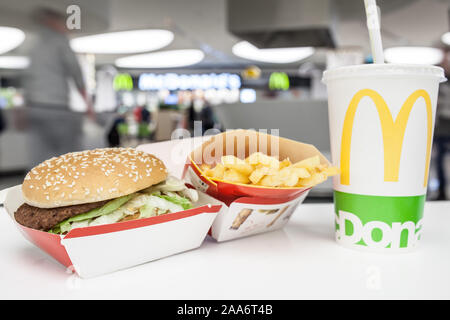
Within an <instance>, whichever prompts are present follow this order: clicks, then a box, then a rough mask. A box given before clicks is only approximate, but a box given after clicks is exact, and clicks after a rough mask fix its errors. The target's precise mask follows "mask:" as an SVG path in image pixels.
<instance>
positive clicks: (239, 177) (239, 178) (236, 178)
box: [223, 169, 250, 183]
mask: <svg viewBox="0 0 450 320" xmlns="http://www.w3.org/2000/svg"><path fill="white" fill-rule="evenodd" d="M223 180H225V181H230V182H235V183H249V182H250V180H249V179H248V177H247V176H246V175H245V174H242V173H241V172H239V171H237V170H234V169H226V170H225V173H224V174H223Z"/></svg>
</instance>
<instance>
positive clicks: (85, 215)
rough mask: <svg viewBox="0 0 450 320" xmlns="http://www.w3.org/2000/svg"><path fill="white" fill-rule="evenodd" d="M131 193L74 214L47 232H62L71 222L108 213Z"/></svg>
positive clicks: (121, 203)
mask: <svg viewBox="0 0 450 320" xmlns="http://www.w3.org/2000/svg"><path fill="white" fill-rule="evenodd" d="M132 196H133V195H132V194H129V195H126V196H123V197H120V198H117V199H114V200H111V201H109V202H107V203H106V204H104V205H103V206H102V207H100V208H96V209H93V210H91V211H88V212H86V213H81V214H78V215H76V216H73V217H71V218H68V219H66V220H64V221H62V222H60V223H58V224H57V225H56V226H54V227H53V228H52V229H51V230H49V231H48V232H50V233H64V232H67V231H69V230H70V229H71V223H72V222H80V221H85V220H90V219H93V218H96V217H100V216H103V215H106V214H110V213H112V212H114V211H115V210H117V209H118V208H120V207H121V206H122V205H124V204H125V203H126V202H128V201H129V200H130V199H131V198H132Z"/></svg>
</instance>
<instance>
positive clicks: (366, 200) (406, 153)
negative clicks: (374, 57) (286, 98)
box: [323, 64, 446, 252]
mask: <svg viewBox="0 0 450 320" xmlns="http://www.w3.org/2000/svg"><path fill="white" fill-rule="evenodd" d="M444 81H446V79H445V76H444V71H443V69H442V68H440V67H435V66H426V65H401V64H367V65H356V66H347V67H340V68H336V69H331V70H327V71H325V72H324V75H323V82H324V83H325V84H326V85H327V88H328V111H329V125H330V142H331V153H332V159H333V164H334V165H336V166H338V167H339V168H340V174H339V175H337V176H335V177H334V179H333V188H334V205H335V217H336V221H335V222H336V240H337V242H338V243H339V244H341V245H344V246H346V247H350V248H354V249H362V250H371V251H384V252H399V251H400V252H402V251H409V250H411V249H414V248H416V246H417V244H418V241H419V240H420V238H421V235H422V226H423V220H422V219H423V209H424V204H425V199H426V191H427V182H428V172H429V167H430V157H431V147H432V143H433V131H434V123H435V115H436V102H437V96H438V88H439V83H440V82H444Z"/></svg>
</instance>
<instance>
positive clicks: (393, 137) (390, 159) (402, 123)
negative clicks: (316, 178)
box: [341, 89, 433, 187]
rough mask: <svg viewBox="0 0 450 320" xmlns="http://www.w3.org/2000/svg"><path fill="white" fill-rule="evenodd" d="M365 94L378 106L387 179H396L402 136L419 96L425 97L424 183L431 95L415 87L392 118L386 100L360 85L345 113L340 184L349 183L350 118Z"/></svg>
mask: <svg viewBox="0 0 450 320" xmlns="http://www.w3.org/2000/svg"><path fill="white" fill-rule="evenodd" d="M364 97H369V98H371V99H372V101H373V102H374V104H375V107H376V108H377V112H378V117H379V118H380V123H381V132H382V135H383V147H384V181H390V182H395V181H398V175H399V169H400V157H401V154H402V146H403V140H404V136H405V131H406V125H407V123H408V119H409V115H410V113H411V110H412V108H413V106H414V104H415V103H416V101H417V100H418V99H419V98H423V99H424V100H425V105H426V111H427V151H426V161H425V174H424V178H423V185H424V187H426V185H427V181H428V171H429V165H430V155H431V142H432V134H433V110H432V107H431V99H430V95H429V94H428V93H427V92H426V91H425V90H423V89H420V90H417V91H414V92H413V93H412V94H411V95H410V96H409V97H408V99H406V101H405V103H404V104H403V105H402V108H401V109H400V112H399V114H398V115H397V118H396V119H395V121H394V119H393V117H392V114H391V112H390V111H389V108H388V106H387V104H386V101H384V99H383V97H382V96H381V95H380V94H378V93H377V92H376V91H374V90H371V89H362V90H360V91H358V92H357V93H356V94H355V95H354V96H353V98H352V100H351V101H350V104H349V106H348V109H347V111H346V113H345V119H344V126H343V129H342V141H341V184H343V185H349V184H350V150H351V140H352V131H353V122H354V120H355V114H356V110H357V109H358V106H359V102H360V101H361V99H362V98H364Z"/></svg>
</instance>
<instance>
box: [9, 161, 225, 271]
mask: <svg viewBox="0 0 450 320" xmlns="http://www.w3.org/2000/svg"><path fill="white" fill-rule="evenodd" d="M153 154H155V155H156V156H157V157H159V156H158V154H157V153H156V152H155V153H153ZM164 157H165V156H164V155H162V157H161V158H162V159H163V158H164ZM166 167H167V168H168V170H169V172H171V167H170V165H169V164H166ZM175 170H176V169H175ZM23 202H24V201H23V198H22V191H21V186H20V185H19V186H15V187H12V188H10V189H8V190H7V192H6V198H5V201H4V206H5V209H6V211H7V213H8V214H9V216H10V217H11V219H13V220H14V222H15V224H16V226H17V227H18V229H19V230H20V232H21V233H22V235H23V236H24V237H25V238H26V239H28V240H29V241H30V242H32V243H33V244H35V245H36V246H37V247H39V248H40V249H42V250H43V251H45V252H46V253H48V254H49V255H50V256H52V257H53V258H54V259H56V260H57V261H59V262H60V263H61V264H63V265H64V266H66V267H67V268H71V269H72V270H74V271H75V272H76V273H77V274H78V275H79V276H80V277H83V278H89V277H94V276H98V275H101V274H105V273H110V272H113V271H117V270H120V269H125V268H128V267H132V266H136V265H139V264H142V263H146V262H149V261H152V260H156V259H160V258H163V257H167V256H170V255H173V254H176V253H180V252H183V251H188V250H191V249H195V248H198V247H199V246H200V245H201V244H202V242H203V240H204V239H205V237H206V235H207V233H208V230H210V228H211V225H212V223H213V221H214V219H215V218H216V216H217V214H218V213H219V211H220V210H221V208H222V206H223V203H222V202H220V201H218V200H217V199H214V198H213V197H211V196H209V195H207V194H204V193H202V192H199V200H198V201H197V202H196V204H195V205H196V207H195V208H192V209H189V210H185V211H180V212H176V213H171V214H165V215H161V216H156V217H150V218H145V219H139V220H130V221H124V222H119V223H113V224H108V225H100V226H91V227H85V228H78V229H73V230H71V231H70V232H68V233H67V234H66V235H56V234H51V233H48V232H44V231H40V230H35V229H31V228H27V227H25V226H22V225H20V224H19V223H17V222H16V221H15V219H14V212H15V211H16V210H17V208H18V207H19V206H20V205H21V204H22V203H23ZM155 243H156V244H157V245H152V244H155Z"/></svg>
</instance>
